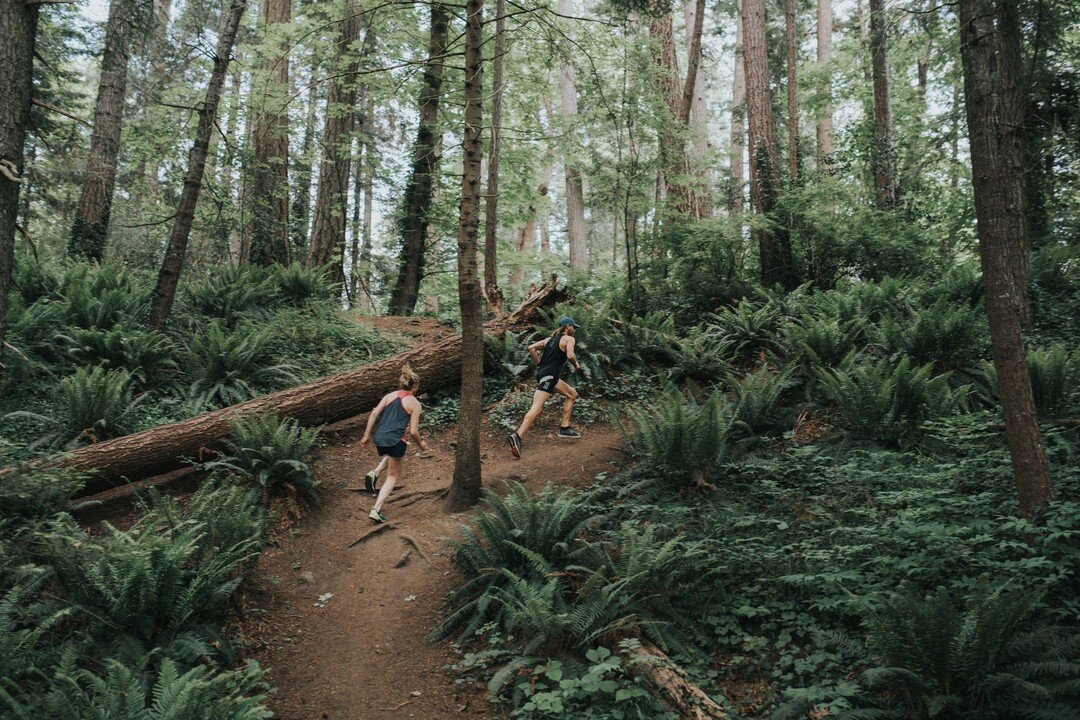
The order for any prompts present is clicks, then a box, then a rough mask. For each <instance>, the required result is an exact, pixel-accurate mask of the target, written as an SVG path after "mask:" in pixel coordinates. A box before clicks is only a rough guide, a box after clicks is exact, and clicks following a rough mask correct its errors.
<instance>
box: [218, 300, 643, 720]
mask: <svg viewBox="0 0 1080 720" xmlns="http://www.w3.org/2000/svg"><path fill="white" fill-rule="evenodd" d="M368 320H369V319H368V318H365V319H364V321H365V322H366V321H368ZM370 320H371V321H372V322H371V324H372V325H373V326H375V327H377V328H378V329H379V330H381V331H395V332H400V333H402V334H405V335H408V336H411V339H412V342H413V343H416V344H419V343H426V342H431V341H433V340H435V339H437V338H436V336H437V335H440V334H443V333H447V332H453V331H452V330H448V329H446V328H444V327H442V326H439V325H438V324H437V323H434V321H429V319H425V318H393V319H391V318H374V319H370ZM414 320H415V321H419V322H414ZM560 407H561V403H560V402H558V401H557V400H552V401H550V402H549V404H548V407H547V409H546V412H545V413H544V415H543V416H541V418H540V421H539V422H538V423H537V426H536V427H535V428H534V430H533V431H532V432H531V433H530V434H529V435H528V436H527V437H526V445H525V451H524V452H523V454H522V457H521V458H520V459H518V458H514V457H513V456H512V455H511V454H510V451H509V449H508V447H507V446H506V443H505V433H504V431H503V430H502V429H501V428H496V427H492V426H489V425H488V422H487V420H486V419H485V421H484V425H483V430H482V437H481V458H482V468H483V480H484V486H485V487H487V488H492V489H495V490H498V489H499V488H500V486H501V484H502V483H503V482H504V481H517V482H520V483H522V484H523V485H524V486H525V487H527V488H528V489H529V490H531V491H533V492H536V491H539V490H541V489H543V487H544V486H545V485H547V484H551V485H553V486H556V487H562V486H566V485H572V486H575V487H581V486H585V485H588V484H589V483H591V482H592V481H593V479H594V477H595V476H596V475H597V474H598V473H600V472H603V471H605V470H606V471H609V472H610V471H612V470H613V469H615V467H616V466H618V465H620V464H622V463H624V461H625V455H624V454H623V453H622V452H621V450H620V449H619V448H620V444H621V443H620V438H619V435H618V433H617V432H616V431H615V430H614V429H612V428H610V427H606V426H603V425H595V426H591V427H588V428H583V437H582V438H581V439H580V440H565V439H559V438H558V437H557V436H556V435H555V431H556V430H557V428H558V412H559V409H560ZM350 424H352V425H353V427H355V428H356V431H355V432H350V433H348V435H347V436H345V437H342V434H341V432H340V431H339V432H338V433H337V439H338V444H334V445H332V446H330V447H327V448H324V449H323V451H322V452H321V454H320V456H319V457H318V458H317V459H316V461H315V464H314V468H315V473H316V477H317V478H318V479H319V480H320V481H321V490H322V507H321V508H319V509H317V510H313V511H310V512H307V513H306V514H304V515H303V516H302V517H300V518H299V519H297V520H295V521H294V522H293V523H291V524H288V523H283V524H282V526H280V527H282V528H284V529H279V531H278V532H277V537H276V538H275V542H272V543H271V546H270V547H268V548H267V549H266V551H265V552H263V554H262V556H261V558H260V560H259V565H258V567H257V569H256V571H255V572H254V573H252V581H251V582H249V583H248V584H247V590H246V594H245V597H244V598H243V600H242V601H241V602H242V605H243V606H244V607H246V608H247V610H246V612H245V613H244V617H243V618H242V619H241V620H240V621H239V622H238V624H237V627H236V628H234V629H235V630H238V631H239V634H240V640H241V642H242V643H243V644H244V645H246V647H247V648H248V650H247V654H249V655H251V656H253V657H254V658H255V659H257V660H258V661H259V663H260V664H261V665H262V666H263V667H266V668H268V669H269V671H270V676H269V681H270V683H271V685H272V686H273V687H275V688H276V693H275V696H274V699H273V701H272V703H271V706H272V709H273V710H274V711H275V713H276V714H277V716H278V717H279V718H282V719H283V720H324V719H325V720H382V719H384V718H386V719H389V718H425V719H430V720H438V719H440V718H470V717H472V718H490V717H493V716H495V715H497V714H498V713H497V711H495V710H494V709H493V708H492V707H491V706H490V705H489V704H488V703H487V700H486V692H485V689H484V688H483V686H477V685H476V684H475V683H457V682H455V680H456V678H455V677H454V675H453V673H452V672H451V671H448V670H447V669H446V666H447V665H449V664H451V663H453V662H455V661H456V660H457V659H458V657H457V655H456V653H455V652H454V650H453V649H452V648H451V646H450V642H449V641H444V642H440V643H434V644H433V643H431V642H429V641H428V635H429V634H430V633H431V631H432V630H433V629H434V628H435V626H436V625H437V624H438V622H439V621H440V619H441V617H442V608H443V603H444V601H445V599H446V594H447V593H448V592H449V591H450V590H452V589H453V588H454V587H455V583H456V577H455V575H456V572H455V571H454V570H453V568H452V566H451V563H450V555H451V552H450V548H449V546H448V543H447V540H448V539H449V538H451V537H454V536H456V535H457V532H458V529H459V528H460V527H461V525H463V524H464V523H465V521H466V520H467V517H468V516H467V514H453V515H450V514H447V513H445V512H444V511H443V506H442V495H443V493H444V492H445V490H446V489H447V488H448V487H449V486H450V483H451V479H452V476H453V467H454V449H453V446H454V441H455V440H456V437H457V430H456V427H448V428H445V429H443V430H441V431H439V432H436V433H434V434H432V435H430V436H429V437H430V444H431V446H432V448H434V452H432V453H429V454H427V455H426V456H419V455H416V454H414V453H413V452H410V453H409V455H408V457H407V458H406V460H405V463H404V467H403V471H402V478H401V479H400V480H399V481H398V485H397V487H396V488H395V490H394V492H393V494H392V495H391V496H390V499H389V500H388V501H387V503H386V505H385V507H384V512H385V513H386V515H387V517H388V518H389V520H390V522H389V523H388V524H386V525H376V524H374V523H372V522H371V520H369V519H368V517H367V515H368V512H369V511H370V509H371V505H372V503H373V501H374V498H373V497H372V496H371V495H369V494H367V493H365V492H364V491H363V485H364V483H363V475H364V473H366V472H367V471H368V470H370V469H371V468H373V467H374V466H375V463H376V461H377V457H376V455H375V451H374V449H373V448H371V447H367V448H362V447H360V444H359V436H360V434H361V432H362V430H361V428H360V426H359V425H358V424H353V423H350ZM380 482H381V479H380ZM286 525H287V527H286Z"/></svg>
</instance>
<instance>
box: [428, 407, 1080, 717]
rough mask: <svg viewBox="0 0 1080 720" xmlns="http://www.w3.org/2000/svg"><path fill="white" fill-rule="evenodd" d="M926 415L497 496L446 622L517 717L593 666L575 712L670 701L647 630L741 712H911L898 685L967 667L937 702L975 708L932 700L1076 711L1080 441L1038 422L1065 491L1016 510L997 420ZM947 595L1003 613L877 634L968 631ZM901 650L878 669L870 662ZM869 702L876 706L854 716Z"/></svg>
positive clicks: (619, 713) (933, 685)
mask: <svg viewBox="0 0 1080 720" xmlns="http://www.w3.org/2000/svg"><path fill="white" fill-rule="evenodd" d="M925 431H926V435H927V441H926V442H927V445H928V446H932V447H933V451H932V452H921V453H912V452H906V451H902V450H898V449H897V450H894V449H887V448H882V447H879V446H871V445H865V444H853V443H850V442H845V441H842V440H833V441H829V442H822V443H819V444H815V445H806V446H800V447H794V448H791V449H789V450H788V451H787V452H783V453H768V454H758V455H744V456H743V457H742V458H741V459H738V460H732V461H727V460H722V461H721V466H720V468H719V469H718V470H717V471H716V472H715V473H713V474H711V475H710V478H711V479H712V481H713V482H714V484H715V489H714V490H711V491H688V490H687V489H686V485H685V483H683V482H680V481H679V480H678V479H677V477H675V476H674V475H672V474H671V473H667V472H665V471H664V468H663V467H662V466H654V465H650V464H647V463H643V464H640V465H638V466H637V467H636V468H634V469H632V470H629V471H626V472H624V473H622V474H620V475H617V476H615V477H612V478H605V479H603V480H600V481H597V482H596V483H595V484H594V485H593V486H592V487H591V488H588V489H586V490H584V491H582V492H575V491H563V492H560V493H558V494H554V493H545V494H541V495H540V496H537V497H535V498H531V497H529V496H528V495H527V494H526V493H524V491H522V490H513V491H512V492H511V493H510V495H509V496H507V498H505V499H501V498H496V497H494V496H493V497H491V498H489V501H488V502H489V505H488V508H489V509H488V510H486V511H485V512H483V513H481V514H480V515H479V516H478V518H477V520H476V521H475V523H474V524H473V525H472V529H471V530H468V531H466V532H465V534H464V535H462V536H461V537H460V539H459V540H457V541H456V544H455V548H456V555H455V564H456V565H457V567H458V568H459V569H460V571H461V572H462V573H463V576H464V580H465V584H464V585H462V586H461V588H459V589H458V590H456V591H455V592H454V593H453V594H452V595H451V597H450V601H449V608H450V611H451V612H450V614H448V615H447V617H446V620H445V621H444V623H443V625H442V626H441V627H440V629H439V631H438V635H439V636H444V635H446V636H454V637H457V638H458V639H459V642H460V643H462V652H463V659H462V661H461V662H460V663H459V665H458V669H459V670H463V671H464V670H468V671H469V672H470V673H472V674H473V676H477V677H482V678H485V679H487V680H488V681H489V687H490V689H491V693H492V700H493V701H494V702H496V703H499V704H505V705H506V706H508V707H509V708H512V712H513V713H515V714H517V715H520V716H521V717H560V716H563V715H560V714H559V713H566V712H573V709H574V708H577V707H579V705H578V703H580V702H581V700H580V693H581V690H580V688H581V683H583V682H586V678H588V682H591V683H592V685H594V686H595V685H597V683H598V682H604V683H605V685H604V691H603V692H598V693H596V698H598V700H597V704H596V705H594V706H591V707H590V709H589V711H588V712H589V713H591V714H585V715H582V716H583V717H596V718H620V717H662V716H663V714H662V713H658V712H657V711H656V710H655V707H654V706H653V705H651V704H650V703H651V702H652V700H651V699H650V698H648V697H646V695H647V693H645V694H643V693H644V689H643V688H642V686H641V684H640V682H639V681H637V680H636V679H635V676H634V675H633V673H632V672H631V671H630V669H629V667H628V663H629V662H630V659H629V657H628V656H627V655H626V653H625V652H623V651H622V650H620V647H621V646H622V645H623V644H625V643H627V642H634V641H636V640H635V639H636V638H641V637H644V638H648V639H649V640H650V641H651V642H653V643H655V644H656V645H658V646H659V647H661V648H663V649H664V650H665V651H667V652H668V653H669V654H671V655H672V657H673V658H675V659H676V660H677V662H678V663H679V664H680V665H681V666H682V667H683V668H684V669H685V670H686V671H687V672H688V673H689V675H690V677H691V678H692V679H694V680H695V681H696V682H698V683H700V684H701V685H702V686H703V687H704V688H705V689H706V690H707V691H708V692H709V693H710V695H712V696H713V697H714V699H717V700H719V701H721V702H723V703H725V704H726V705H727V706H728V707H729V708H730V709H731V710H732V712H733V714H734V715H735V716H745V717H771V716H773V714H774V713H776V714H777V716H778V717H780V716H782V717H791V718H800V717H807V715H806V713H807V712H811V711H812V712H816V713H818V715H816V717H820V716H821V713H823V712H825V711H828V712H829V713H839V712H842V711H851V713H852V714H851V715H850V717H852V718H856V717H892V716H893V715H892V714H890V713H899V714H898V715H896V717H923V715H920V714H915V715H907V714H904V712H905V711H904V703H903V702H902V701H901V700H899V699H898V698H901V697H904V696H905V695H904V693H907V696H910V697H916V698H918V697H922V698H923V699H922V700H917V701H918V702H924V701H925V702H927V703H930V704H931V705H933V704H934V703H940V702H944V701H942V699H941V697H937V696H938V695H941V694H942V693H945V694H948V693H947V692H945V690H943V689H942V688H943V687H944V688H946V689H947V687H948V686H949V685H950V684H951V685H952V686H958V685H959V684H960V683H966V684H967V685H966V686H970V688H971V689H970V693H968V696H964V697H957V698H954V699H948V703H952V704H955V705H956V707H957V708H963V709H964V713H967V714H956V715H940V714H937V715H935V714H932V713H931V714H927V715H925V717H965V718H966V717H985V718H990V717H1026V716H1025V715H1022V714H1021V715H1010V714H1003V715H995V714H987V713H989V712H990V710H992V708H993V707H995V705H994V703H992V702H991V703H990V705H989V706H988V708H989V709H985V708H984V711H980V712H982V714H979V712H976V710H978V708H979V707H981V706H980V705H979V703H980V702H981V700H979V698H981V697H982V695H980V693H984V692H986V691H988V690H989V689H992V688H993V687H997V686H995V685H994V683H999V685H1000V687H1003V688H1004V687H1012V686H1015V687H1013V690H1014V691H1016V692H1020V691H1021V690H1023V691H1024V692H1027V693H1028V694H1027V695H1026V696H1025V695H1018V696H1017V697H1026V698H1027V700H1026V702H1027V703H1028V704H1029V705H1030V704H1032V703H1036V700H1037V701H1038V703H1041V704H1038V703H1036V704H1037V706H1038V707H1040V708H1042V710H1041V711H1040V712H1042V714H1041V715H1039V717H1062V718H1064V717H1069V716H1070V715H1069V713H1075V712H1076V711H1077V709H1078V708H1080V692H1078V690H1080V688H1077V686H1076V683H1075V678H1076V677H1077V676H1078V675H1077V674H1078V673H1080V664H1078V656H1077V651H1078V649H1080V602H1078V600H1077V596H1076V592H1075V591H1076V587H1077V585H1076V569H1077V567H1078V566H1080V549H1078V548H1080V543H1078V540H1080V471H1078V470H1077V467H1078V466H1077V460H1078V459H1080V444H1078V442H1077V439H1076V437H1075V436H1074V435H1072V434H1069V433H1064V432H1061V431H1054V432H1051V433H1050V434H1049V436H1048V444H1049V447H1050V449H1051V458H1052V460H1053V471H1054V477H1055V483H1056V491H1057V494H1058V500H1057V501H1056V502H1055V503H1054V504H1053V505H1051V506H1050V507H1049V508H1048V509H1047V511H1046V512H1045V513H1044V515H1042V516H1041V517H1040V518H1039V519H1038V521H1037V522H1034V523H1032V522H1028V521H1026V520H1024V519H1022V518H1021V517H1019V516H1018V515H1017V512H1016V501H1015V490H1014V488H1013V485H1012V480H1011V469H1010V465H1009V461H1008V456H1007V454H1006V452H1005V450H1004V448H1003V442H1002V438H1001V436H1000V434H999V433H998V432H996V431H994V430H993V429H992V418H989V417H986V416H979V417H977V418H964V419H962V420H954V421H947V422H942V423H939V424H936V425H934V426H931V427H926V428H925ZM924 601H925V602H934V603H937V604H938V606H935V607H937V610H936V611H932V610H928V609H926V608H923V607H921V606H920V605H919V603H922V602H924ZM980 607H981V608H983V610H977V609H976V608H980ZM946 609H948V613H951V615H950V616H949V617H952V616H956V617H962V616H964V613H965V612H968V613H974V614H973V615H972V616H971V617H972V618H975V617H981V615H980V614H979V613H997V615H996V616H995V617H998V618H999V620H997V621H995V622H998V623H999V624H1001V623H1006V622H1007V623H1008V625H1007V626H1003V627H1005V628H1006V629H1004V630H1002V631H1001V637H995V638H985V639H984V640H985V641H980V640H979V639H978V638H972V639H964V638H965V637H966V636H965V635H963V634H961V635H957V636H956V638H955V643H956V646H955V647H953V648H952V650H951V651H952V652H953V656H951V657H949V658H948V660H947V661H946V660H942V661H941V662H940V663H938V665H933V666H931V665H929V664H927V665H918V663H916V662H915V661H914V660H911V659H910V658H909V657H907V656H905V657H904V658H900V659H898V658H897V657H896V654H895V653H894V654H892V655H890V654H889V652H892V651H889V652H886V651H885V650H884V649H883V643H884V642H886V641H885V640H883V639H882V638H883V636H882V633H883V632H885V631H886V630H890V629H891V631H895V632H901V631H902V625H901V622H909V623H911V624H912V625H913V626H915V627H919V626H921V624H922V623H923V622H924V621H925V618H924V617H923V616H924V615H927V614H931V615H933V617H934V619H935V620H940V622H941V623H942V625H941V627H938V628H935V629H933V630H930V629H924V631H923V632H922V634H920V635H917V636H913V637H905V638H904V639H903V643H906V644H907V645H912V646H913V647H910V648H909V650H908V653H909V655H913V656H914V655H918V653H924V655H931V656H932V655H933V653H934V652H935V650H934V648H933V647H932V646H930V645H929V643H932V642H937V641H938V640H937V638H938V635H940V634H943V633H947V632H948V633H953V634H954V635H955V634H956V633H961V632H962V631H961V630H960V629H949V628H952V627H953V626H954V625H955V626H956V627H957V628H960V627H967V626H966V625H964V622H966V621H963V620H950V619H948V618H946V617H944V615H945V614H947V613H946ZM919 613H921V615H920V614H919ZM939 615H941V616H942V617H940V618H939V617H938V616H939ZM882 617H889V618H892V619H891V620H889V621H887V622H886V621H883V620H882ZM920 618H922V619H920ZM969 622H975V620H974V619H971V620H970V621H969ZM949 623H951V625H950V624H949ZM946 625H948V627H946ZM963 632H966V631H963ZM1048 638H1054V642H1049V640H1048ZM889 642H893V644H896V643H897V642H899V641H895V640H892V641H889ZM992 642H996V643H998V645H999V646H1000V648H1004V647H1005V646H1008V648H1010V649H1009V650H1008V652H1005V650H1002V649H1000V648H999V649H997V650H994V649H993V648H988V647H987V646H985V643H992ZM917 643H923V644H924V646H920V647H915V646H914V645H915V644H917ZM980 643H982V644H980ZM995 647H997V646H995ZM597 653H602V654H603V660H604V662H605V664H604V665H603V669H602V671H601V670H599V669H598V668H597V663H598V658H599V656H598V655H597ZM980 653H982V654H983V655H980ZM1009 653H1011V654H1009ZM898 663H899V664H898ZM904 663H907V665H910V666H911V667H910V668H909V669H908V670H906V671H900V670H897V671H895V672H893V673H892V677H891V680H890V679H889V678H887V677H885V675H883V672H884V671H882V672H879V671H876V670H873V668H876V667H879V666H880V667H883V668H885V667H899V666H904ZM1023 663H1028V664H1029V666H1026V667H1022V664H1023ZM552 668H559V669H558V670H557V671H556V672H554V673H552ZM1009 673H1013V675H1015V677H1013V676H1011V675H1009ZM886 675H887V673H886ZM991 676H993V677H992V678H991ZM1006 676H1008V677H1006ZM564 680H566V682H564ZM887 680H888V682H887ZM991 681H992V682H991ZM897 683H899V685H898V684H897ZM904 683H907V685H906V686H904V687H905V688H906V689H904V690H903V692H901V693H900V694H899V695H898V694H897V692H900V691H899V690H898V689H897V688H898V687H899V686H903V684H904ZM987 683H990V684H987ZM1010 683H1011V685H1010ZM976 686H978V687H976ZM978 688H982V689H981V690H980V689H978ZM916 690H917V691H918V692H916ZM1003 692H1004V691H1003ZM918 693H922V695H918ZM960 694H961V695H962V693H960ZM935 697H937V699H934V698H935ZM624 701H625V702H624ZM638 703H641V709H638V705H637V704H638ZM948 703H947V704H948ZM1001 707H1004V706H1003V705H1002V706H1001ZM853 709H861V710H859V711H858V712H854V710H853ZM870 710H874V711H875V712H878V711H880V713H881V714H860V713H862V712H863V711H867V712H869V711H870ZM635 713H636V714H635ZM958 713H959V710H958ZM575 717H576V715H575ZM1032 717H1034V715H1032Z"/></svg>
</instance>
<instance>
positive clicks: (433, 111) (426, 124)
mask: <svg viewBox="0 0 1080 720" xmlns="http://www.w3.org/2000/svg"><path fill="white" fill-rule="evenodd" d="M448 22H449V20H448V16H447V12H446V7H445V6H443V5H442V4H441V3H439V2H434V3H432V5H431V34H430V36H429V40H428V60H427V64H426V65H425V66H424V84H423V88H422V89H421V90H420V123H419V125H418V127H417V130H416V143H415V144H414V145H413V152H412V170H411V171H410V173H409V180H408V182H407V183H406V185H405V198H404V201H403V203H402V210H401V222H400V226H401V255H400V260H399V264H398V276H397V282H395V283H394V290H393V293H392V294H391V296H390V308H389V312H390V314H391V315H412V313H413V311H414V310H415V309H416V301H417V298H419V297H420V281H421V280H422V279H423V277H424V255H425V253H426V250H427V226H428V212H429V211H430V210H431V201H432V196H433V192H434V182H435V174H436V172H437V171H438V166H439V156H438V152H439V148H438V146H439V138H438V129H439V128H438V126H439V92H440V89H441V88H442V80H443V66H444V63H445V61H444V59H443V54H444V53H445V52H446V29H447V24H448Z"/></svg>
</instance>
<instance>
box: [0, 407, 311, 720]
mask: <svg viewBox="0 0 1080 720" xmlns="http://www.w3.org/2000/svg"><path fill="white" fill-rule="evenodd" d="M315 434H316V431H312V430H305V429H302V428H298V427H296V426H295V424H293V423H291V422H288V421H286V422H280V421H278V420H277V419H276V418H274V417H273V416H262V417H255V418H250V419H247V420H241V421H237V422H236V423H234V425H233V428H232V431H231V433H230V438H229V441H228V443H227V445H226V449H225V451H224V453H223V454H222V456H221V458H220V459H219V460H217V461H215V462H212V463H208V464H206V465H205V466H204V467H203V469H204V470H206V471H208V472H207V475H206V476H205V478H204V479H203V481H202V484H201V486H200V488H199V490H198V491H197V492H196V493H195V494H194V495H193V496H191V497H190V498H188V499H186V500H184V501H180V500H177V499H175V498H171V497H168V496H163V495H160V494H157V493H156V492H154V491H150V492H149V493H148V494H145V495H143V496H140V497H139V498H138V500H137V512H136V514H135V519H134V521H133V522H132V523H131V525H130V526H129V527H126V528H123V529H122V528H118V527H113V526H112V525H109V524H108V523H105V524H103V526H102V527H100V528H95V529H94V530H93V531H92V532H91V531H88V530H86V529H84V528H83V527H81V526H80V524H79V523H78V522H77V521H76V519H75V518H74V517H73V516H72V515H71V514H70V507H71V503H72V497H73V496H74V495H76V494H77V492H78V490H79V489H80V488H81V486H82V481H81V479H80V478H79V477H78V476H76V475H71V474H68V473H60V472H56V471H44V470H35V471H32V470H29V469H26V468H25V467H17V468H16V469H15V472H13V473H8V474H4V475H0V717H3V718H20V719H21V718H26V719H29V718H34V719H39V718H60V719H70V720H82V719H85V718H102V719H103V720H122V719H123V720H127V719H129V718H145V719H147V720H165V719H166V718H169V719H171V720H259V719H262V718H269V717H271V713H270V711H269V710H268V709H267V707H266V700H267V698H268V696H269V693H270V687H269V685H268V684H267V682H266V680H265V672H264V671H263V670H262V669H261V668H260V667H259V666H258V664H257V663H255V662H253V661H246V662H245V661H243V660H242V658H241V657H240V648H237V647H236V646H235V645H234V642H233V640H232V638H231V637H229V635H228V634H227V633H225V632H223V631H222V627H223V625H225V624H226V622H227V620H228V618H229V614H230V612H231V610H232V604H233V597H234V595H235V594H236V592H237V590H238V589H239V588H240V587H241V585H242V584H243V582H244V580H245V577H246V575H247V574H248V573H249V572H251V570H252V569H253V568H254V566H255V563H256V561H257V559H258V557H259V554H260V553H261V551H262V550H263V547H264V545H265V543H266V538H267V535H268V532H269V530H270V528H271V526H272V525H273V524H274V522H275V521H276V518H277V517H279V516H280V514H281V513H282V511H283V510H289V509H290V508H291V506H292V501H293V499H294V498H303V499H305V500H307V501H308V502H314V501H316V500H317V495H316V488H315V485H314V481H313V478H312V472H311V468H310V466H309V465H308V462H307V460H308V457H307V456H308V453H309V451H310V450H311V448H312V444H313V442H314V440H315Z"/></svg>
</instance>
